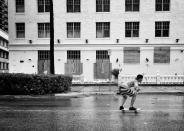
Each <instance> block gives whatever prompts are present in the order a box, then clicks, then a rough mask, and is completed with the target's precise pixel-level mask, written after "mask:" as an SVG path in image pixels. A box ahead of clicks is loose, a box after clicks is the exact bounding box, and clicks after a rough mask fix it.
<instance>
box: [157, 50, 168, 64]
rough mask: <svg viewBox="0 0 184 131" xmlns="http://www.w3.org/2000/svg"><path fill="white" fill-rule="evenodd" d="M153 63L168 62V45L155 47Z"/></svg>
mask: <svg viewBox="0 0 184 131" xmlns="http://www.w3.org/2000/svg"><path fill="white" fill-rule="evenodd" d="M154 63H163V64H164V63H166V64H167V63H170V47H155V48H154Z"/></svg>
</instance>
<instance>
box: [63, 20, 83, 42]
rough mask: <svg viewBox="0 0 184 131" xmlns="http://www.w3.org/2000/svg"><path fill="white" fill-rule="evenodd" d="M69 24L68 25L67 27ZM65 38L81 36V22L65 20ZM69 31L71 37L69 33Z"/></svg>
mask: <svg viewBox="0 0 184 131" xmlns="http://www.w3.org/2000/svg"><path fill="white" fill-rule="evenodd" d="M69 26H70V27H69ZM66 30H67V34H66V35H67V38H69V39H70V38H75V39H76V38H81V22H67V23H66ZM69 33H71V34H72V35H71V37H70V34H69Z"/></svg>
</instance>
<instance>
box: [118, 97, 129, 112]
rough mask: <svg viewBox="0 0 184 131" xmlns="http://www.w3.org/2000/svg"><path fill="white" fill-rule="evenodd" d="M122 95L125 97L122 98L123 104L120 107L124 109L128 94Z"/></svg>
mask: <svg viewBox="0 0 184 131" xmlns="http://www.w3.org/2000/svg"><path fill="white" fill-rule="evenodd" d="M122 97H123V98H122V105H121V106H120V107H119V109H120V110H123V109H124V107H123V106H124V104H125V102H126V99H127V96H126V95H123V96H122Z"/></svg>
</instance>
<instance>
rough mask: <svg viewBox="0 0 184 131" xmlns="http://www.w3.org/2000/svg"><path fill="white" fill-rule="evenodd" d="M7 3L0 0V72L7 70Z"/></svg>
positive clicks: (4, 0)
mask: <svg viewBox="0 0 184 131" xmlns="http://www.w3.org/2000/svg"><path fill="white" fill-rule="evenodd" d="M8 59H9V49H8V3H7V1H6V0H0V73H3V72H8V70H9V61H8Z"/></svg>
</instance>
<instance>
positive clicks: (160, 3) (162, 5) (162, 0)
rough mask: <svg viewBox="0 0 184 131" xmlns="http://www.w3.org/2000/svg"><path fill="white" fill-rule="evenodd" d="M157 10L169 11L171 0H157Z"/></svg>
mask: <svg viewBox="0 0 184 131" xmlns="http://www.w3.org/2000/svg"><path fill="white" fill-rule="evenodd" d="M155 9H156V11H169V10H170V0H156V3H155Z"/></svg>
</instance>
